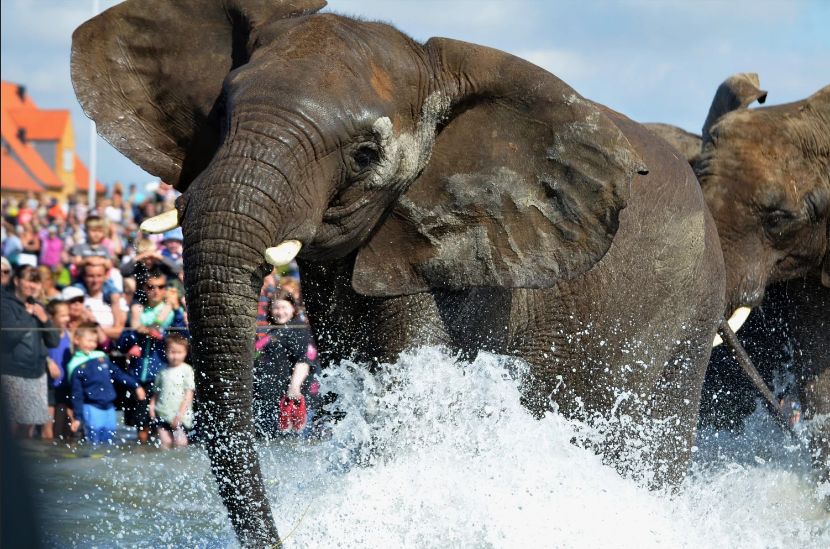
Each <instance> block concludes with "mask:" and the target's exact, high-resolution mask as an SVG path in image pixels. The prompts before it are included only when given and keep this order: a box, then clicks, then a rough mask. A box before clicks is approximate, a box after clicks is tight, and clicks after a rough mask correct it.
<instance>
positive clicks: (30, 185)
mask: <svg viewBox="0 0 830 549" xmlns="http://www.w3.org/2000/svg"><path fill="white" fill-rule="evenodd" d="M0 155H2V156H0V181H2V188H3V190H4V191H17V192H28V191H35V192H41V191H43V187H41V186H40V185H38V184H37V183H35V180H34V179H32V178H31V177H30V176H29V174H28V173H26V170H24V169H23V167H22V166H21V165H20V164H19V163H18V162H17V160H15V159H14V158H12V157H11V155H10V154H9V153H8V151H6V148H5V147H3V150H2V152H1V153H0Z"/></svg>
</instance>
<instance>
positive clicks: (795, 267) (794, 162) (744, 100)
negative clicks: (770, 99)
mask: <svg viewBox="0 0 830 549" xmlns="http://www.w3.org/2000/svg"><path fill="white" fill-rule="evenodd" d="M766 97H767V92H766V91H764V90H762V89H760V87H759V81H758V75H757V74H754V73H741V74H736V75H734V76H731V77H729V78H728V79H726V80H725V81H724V82H723V83H722V84H721V85H720V87H719V88H718V90H717V92H716V93H715V97H714V99H713V100H712V105H711V107H710V109H709V114H708V115H707V117H706V121H705V123H704V125H703V135H702V137H701V136H696V135H694V134H691V133H689V132H685V131H683V130H681V129H679V128H675V127H673V126H668V125H666V124H649V125H648V126H649V128H650V129H651V130H652V131H654V132H655V133H657V134H658V135H660V136H661V137H663V138H664V139H666V140H667V141H669V142H670V143H671V144H672V145H674V146H675V148H677V149H678V150H679V151H681V153H682V154H683V155H684V156H685V157H686V159H687V160H688V161H689V163H690V164H691V165H692V167H693V168H694V170H695V173H696V174H697V176H698V179H699V180H700V184H701V186H702V189H703V193H704V197H705V200H706V204H707V206H708V208H709V211H710V212H711V213H712V216H713V217H714V219H715V222H716V223H717V226H718V233H719V235H720V239H721V248H722V250H723V258H724V263H725V266H726V284H727V290H726V291H727V295H726V298H727V299H726V303H727V307H728V311H733V310H735V309H737V308H739V307H743V306H749V307H753V306H755V305H758V304H759V303H760V302H761V300H762V298H763V296H764V288H766V287H767V286H768V285H770V284H773V283H775V282H778V281H784V280H790V279H793V278H797V277H799V276H802V275H804V274H806V273H808V272H814V273H817V274H819V275H820V277H821V279H822V280H823V283H824V284H825V285H829V286H830V253H828V241H830V235H829V234H828V218H830V87H825V88H822V89H821V90H819V91H818V92H816V93H815V94H814V95H812V96H810V97H808V98H807V99H804V100H801V101H796V102H794V103H789V104H785V105H775V106H772V107H762V108H754V109H750V108H748V107H749V105H750V104H752V103H753V102H754V101H758V102H759V103H763V102H764V101H765V100H766ZM819 270H820V273H819ZM744 318H745V316H744Z"/></svg>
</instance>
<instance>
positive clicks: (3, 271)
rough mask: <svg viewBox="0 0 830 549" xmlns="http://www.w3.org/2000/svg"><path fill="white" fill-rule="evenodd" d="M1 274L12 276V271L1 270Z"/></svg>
mask: <svg viewBox="0 0 830 549" xmlns="http://www.w3.org/2000/svg"><path fill="white" fill-rule="evenodd" d="M0 273H3V274H4V275H7V274H11V271H10V270H9V269H0Z"/></svg>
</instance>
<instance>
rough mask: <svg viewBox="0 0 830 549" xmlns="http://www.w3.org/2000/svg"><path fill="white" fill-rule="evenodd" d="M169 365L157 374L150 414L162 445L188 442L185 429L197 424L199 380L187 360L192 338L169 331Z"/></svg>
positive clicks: (167, 445)
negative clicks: (195, 402)
mask: <svg viewBox="0 0 830 549" xmlns="http://www.w3.org/2000/svg"><path fill="white" fill-rule="evenodd" d="M165 350H166V351H167V368H165V369H164V370H162V371H161V372H159V374H158V377H157V378H156V390H155V392H154V393H153V396H152V398H151V399H150V418H151V419H153V420H154V421H155V423H156V433H157V434H158V437H159V441H160V442H161V447H162V448H165V449H166V448H170V447H171V446H173V445H174V444H175V445H176V447H181V446H187V434H186V433H185V429H191V428H192V427H193V411H192V409H191V404H192V403H193V393H194V392H195V390H196V380H195V378H194V375H193V368H192V367H191V366H190V365H189V364H187V363H185V361H184V360H185V359H186V358H187V350H188V341H187V339H186V338H185V337H184V336H183V335H181V334H179V333H176V332H171V333H169V334H168V335H167V342H166V346H165Z"/></svg>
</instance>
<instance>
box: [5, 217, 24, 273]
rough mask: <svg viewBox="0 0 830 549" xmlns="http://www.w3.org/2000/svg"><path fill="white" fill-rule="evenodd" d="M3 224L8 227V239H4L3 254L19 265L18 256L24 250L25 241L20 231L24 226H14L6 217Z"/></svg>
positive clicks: (13, 263)
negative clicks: (21, 238)
mask: <svg viewBox="0 0 830 549" xmlns="http://www.w3.org/2000/svg"><path fill="white" fill-rule="evenodd" d="M3 226H4V227H6V239H5V240H4V241H3V256H4V257H6V258H8V260H9V261H10V262H11V264H12V265H17V258H18V256H20V252H22V251H23V241H22V240H20V233H22V232H23V227H20V226H14V225H12V224H11V223H9V222H8V221H6V220H5V219H4V220H3Z"/></svg>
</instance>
